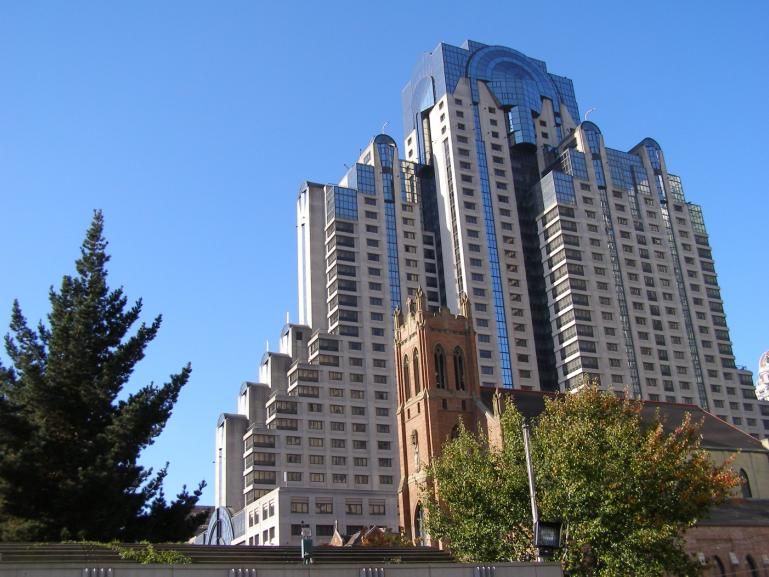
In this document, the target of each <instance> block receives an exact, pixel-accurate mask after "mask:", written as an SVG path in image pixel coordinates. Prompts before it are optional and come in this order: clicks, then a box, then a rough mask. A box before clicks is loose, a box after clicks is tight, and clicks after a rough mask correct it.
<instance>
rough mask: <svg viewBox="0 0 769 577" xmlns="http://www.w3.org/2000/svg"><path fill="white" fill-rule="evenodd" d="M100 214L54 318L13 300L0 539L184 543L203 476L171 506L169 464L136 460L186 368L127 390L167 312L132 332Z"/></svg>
mask: <svg viewBox="0 0 769 577" xmlns="http://www.w3.org/2000/svg"><path fill="white" fill-rule="evenodd" d="M102 233H103V218H102V214H101V212H100V211H96V212H95V213H94V217H93V221H92V223H91V226H90V228H89V230H88V232H87V234H86V237H85V240H84V241H83V244H82V247H81V255H80V258H79V259H78V260H77V262H76V271H77V272H76V274H75V275H74V276H65V277H64V278H63V279H62V283H61V287H60V288H59V289H58V290H54V289H53V288H51V290H50V296H49V298H50V303H51V310H50V313H49V314H48V323H47V324H44V323H42V322H40V323H39V324H38V326H37V328H36V329H32V328H30V327H29V325H28V323H27V321H26V319H25V318H24V315H23V314H22V311H21V307H20V306H19V303H18V302H14V304H13V311H12V316H11V324H10V329H11V333H10V334H8V335H6V338H5V347H6V352H7V354H8V357H9V358H10V361H11V366H10V367H4V366H3V365H2V364H0V540H45V541H56V540H61V539H96V540H104V541H109V540H113V539H120V540H123V541H135V540H139V539H147V540H150V541H154V540H180V539H185V538H187V537H188V536H189V535H190V534H191V533H192V531H194V529H195V527H196V526H197V525H198V524H199V522H200V521H201V519H200V518H199V517H197V516H195V515H191V513H192V510H193V507H194V506H195V504H196V503H197V500H198V498H199V496H200V494H201V491H202V488H203V486H204V484H203V483H201V484H200V486H199V487H198V489H196V490H195V491H193V492H192V493H189V492H188V491H187V490H186V488H185V489H183V490H182V491H181V493H180V494H179V495H178V496H177V498H176V500H174V501H172V502H170V503H167V502H166V500H165V497H164V495H163V491H162V484H163V479H164V478H165V476H166V468H163V469H162V470H161V471H159V472H157V473H154V474H153V471H152V470H151V469H150V470H146V469H144V468H143V467H142V466H140V465H139V464H137V461H138V458H139V455H140V453H141V451H142V450H143V449H144V448H145V447H147V446H148V445H150V444H152V442H153V440H154V439H155V437H157V436H158V435H159V434H160V433H161V431H162V430H163V427H164V426H165V424H166V422H167V420H168V418H169V417H170V416H171V411H172V409H173V406H174V404H175V403H176V400H177V398H178V396H179V392H180V391H181V389H182V387H183V386H184V384H185V383H186V382H187V379H188V378H189V374H190V367H189V365H187V366H186V367H184V368H183V369H182V370H181V371H180V372H179V373H177V374H173V375H171V376H170V379H169V382H168V383H166V384H164V385H162V386H156V385H154V384H152V383H151V384H149V385H147V386H144V387H142V388H140V389H139V390H138V391H136V392H134V393H132V394H129V395H125V394H123V395H121V392H122V391H123V389H124V387H125V386H126V384H127V383H128V380H129V378H130V377H131V374H132V372H133V369H134V366H135V365H136V364H137V363H138V362H139V361H140V360H142V358H143V357H144V350H145V347H146V346H147V345H148V344H149V343H150V342H151V341H152V339H153V338H155V335H156V334H157V332H158V329H159V328H160V323H161V317H159V316H158V317H157V318H155V319H154V320H153V321H152V323H150V324H149V325H146V324H144V323H141V324H140V325H139V326H138V327H137V328H136V329H135V330H132V327H133V326H134V324H135V323H136V322H137V321H138V319H139V316H140V313H141V309H142V304H141V300H139V301H137V302H136V303H134V304H133V305H131V306H128V303H127V298H126V297H125V296H124V295H123V290H122V288H119V289H117V290H110V289H109V288H108V286H107V270H106V264H107V262H108V261H109V256H108V255H107V254H106V252H105V250H106V248H107V241H106V240H105V239H104V237H103V234H102Z"/></svg>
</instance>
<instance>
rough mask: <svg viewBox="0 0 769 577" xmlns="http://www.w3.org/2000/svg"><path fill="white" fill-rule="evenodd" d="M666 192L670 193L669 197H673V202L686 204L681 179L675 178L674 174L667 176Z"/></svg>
mask: <svg viewBox="0 0 769 577" xmlns="http://www.w3.org/2000/svg"><path fill="white" fill-rule="evenodd" d="M668 190H669V191H670V196H672V197H673V200H676V201H678V202H686V199H685V198H684V187H683V184H682V183H681V177H679V176H675V175H674V174H668Z"/></svg>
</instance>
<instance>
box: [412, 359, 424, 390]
mask: <svg viewBox="0 0 769 577" xmlns="http://www.w3.org/2000/svg"><path fill="white" fill-rule="evenodd" d="M413 359H414V393H415V394H419V392H420V391H421V390H422V387H421V385H420V382H419V353H418V352H417V350H416V349H414V355H413Z"/></svg>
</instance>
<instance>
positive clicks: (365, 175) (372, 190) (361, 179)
mask: <svg viewBox="0 0 769 577" xmlns="http://www.w3.org/2000/svg"><path fill="white" fill-rule="evenodd" d="M355 166H356V168H357V170H356V173H357V183H356V184H357V189H358V191H359V192H362V193H363V194H368V195H373V194H376V181H375V179H374V167H373V166H371V165H369V164H356V165H355Z"/></svg>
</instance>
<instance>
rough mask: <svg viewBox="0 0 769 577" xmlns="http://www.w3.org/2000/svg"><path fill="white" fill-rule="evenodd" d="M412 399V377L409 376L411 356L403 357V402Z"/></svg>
mask: <svg viewBox="0 0 769 577" xmlns="http://www.w3.org/2000/svg"><path fill="white" fill-rule="evenodd" d="M409 397H411V375H410V374H409V356H408V355H403V400H404V401H405V400H406V399H408V398H409Z"/></svg>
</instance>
